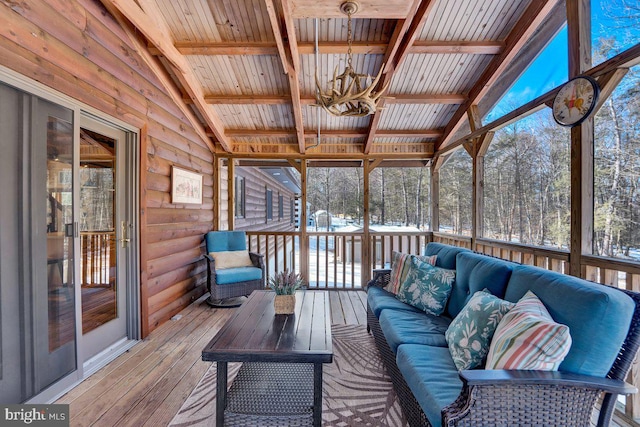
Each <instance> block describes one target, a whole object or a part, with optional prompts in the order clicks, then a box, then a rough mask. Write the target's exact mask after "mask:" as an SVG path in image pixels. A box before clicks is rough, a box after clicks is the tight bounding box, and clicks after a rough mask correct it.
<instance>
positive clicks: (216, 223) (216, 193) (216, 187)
mask: <svg viewBox="0 0 640 427" xmlns="http://www.w3.org/2000/svg"><path fill="white" fill-rule="evenodd" d="M212 229H213V230H216V231H217V230H220V158H218V156H216V155H214V156H213V228H212Z"/></svg>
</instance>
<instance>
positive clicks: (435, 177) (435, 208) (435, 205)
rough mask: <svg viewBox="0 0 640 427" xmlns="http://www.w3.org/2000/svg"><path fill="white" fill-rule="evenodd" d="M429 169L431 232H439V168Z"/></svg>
mask: <svg viewBox="0 0 640 427" xmlns="http://www.w3.org/2000/svg"><path fill="white" fill-rule="evenodd" d="M436 166H437V165H434V166H432V167H431V231H440V168H438V167H436Z"/></svg>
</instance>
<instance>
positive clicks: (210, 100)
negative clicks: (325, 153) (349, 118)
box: [185, 93, 467, 105]
mask: <svg viewBox="0 0 640 427" xmlns="http://www.w3.org/2000/svg"><path fill="white" fill-rule="evenodd" d="M384 98H385V101H386V103H387V104H462V103H463V102H465V101H466V100H467V97H466V96H465V95H462V94H449V93H440V94H438V93H436V94H412V93H411V94H403V93H397V94H389V95H385V96H384ZM204 100H205V101H206V102H207V104H213V105H233V104H235V105H255V104H265V105H282V104H288V103H290V102H291V96H290V95H205V97H204ZM185 101H186V102H189V100H185ZM315 103H316V99H315V97H313V96H309V95H302V97H301V98H300V104H301V105H314V104H315Z"/></svg>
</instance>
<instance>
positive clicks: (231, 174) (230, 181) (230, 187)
mask: <svg viewBox="0 0 640 427" xmlns="http://www.w3.org/2000/svg"><path fill="white" fill-rule="evenodd" d="M235 174H236V166H235V160H233V159H232V158H229V159H228V160H227V216H228V217H229V218H228V220H227V222H228V224H229V226H228V227H227V229H228V230H234V229H235V228H236V213H235V207H236V205H235V196H236V189H235V185H234V184H235V180H234V178H235Z"/></svg>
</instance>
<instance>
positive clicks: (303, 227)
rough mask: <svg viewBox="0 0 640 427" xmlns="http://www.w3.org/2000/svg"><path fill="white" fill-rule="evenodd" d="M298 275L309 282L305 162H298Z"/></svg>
mask: <svg viewBox="0 0 640 427" xmlns="http://www.w3.org/2000/svg"><path fill="white" fill-rule="evenodd" d="M300 193H301V194H300V242H299V243H300V274H301V275H302V277H303V279H304V280H305V281H307V282H308V281H309V236H307V161H306V160H304V159H302V160H300Z"/></svg>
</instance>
